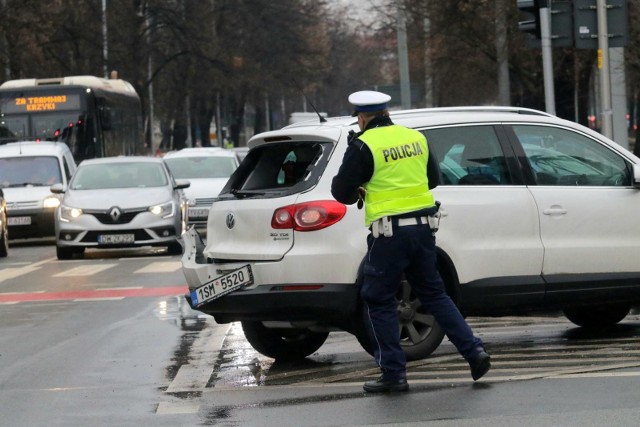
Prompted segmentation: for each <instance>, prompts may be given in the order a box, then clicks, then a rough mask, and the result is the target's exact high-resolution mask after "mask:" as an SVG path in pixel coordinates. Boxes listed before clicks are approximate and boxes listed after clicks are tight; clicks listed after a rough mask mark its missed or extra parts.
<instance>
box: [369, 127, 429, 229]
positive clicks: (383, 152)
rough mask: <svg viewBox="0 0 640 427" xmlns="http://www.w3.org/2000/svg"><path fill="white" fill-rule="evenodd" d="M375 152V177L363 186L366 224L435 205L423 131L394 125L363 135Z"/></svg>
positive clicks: (374, 129) (372, 130)
mask: <svg viewBox="0 0 640 427" xmlns="http://www.w3.org/2000/svg"><path fill="white" fill-rule="evenodd" d="M359 139H360V140H361V141H363V142H364V143H365V144H367V146H368V147H369V149H370V150H371V153H373V176H372V177H371V180H370V181H369V182H368V183H366V184H365V185H364V188H365V189H366V190H367V193H366V195H365V199H364V201H365V225H366V226H367V227H368V226H369V225H370V224H371V223H372V222H373V221H375V220H377V219H380V218H382V217H384V216H389V215H400V214H404V213H408V212H413V211H417V210H420V209H424V208H429V207H432V206H434V205H435V200H434V198H433V194H431V191H429V179H428V178H427V160H428V158H429V149H428V148H427V140H426V139H425V137H424V135H422V134H421V133H420V132H418V131H416V130H413V129H409V128H406V127H404V126H398V125H391V126H381V127H377V128H373V129H369V130H367V131H366V132H364V133H363V134H362V135H360V137H359Z"/></svg>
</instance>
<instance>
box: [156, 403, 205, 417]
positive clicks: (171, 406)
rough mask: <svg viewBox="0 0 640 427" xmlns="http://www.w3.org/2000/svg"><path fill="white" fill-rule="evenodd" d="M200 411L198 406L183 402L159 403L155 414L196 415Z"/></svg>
mask: <svg viewBox="0 0 640 427" xmlns="http://www.w3.org/2000/svg"><path fill="white" fill-rule="evenodd" d="M199 410H200V405H199V404H197V403H196V404H191V403H183V402H160V403H159V404H158V409H156V414H158V415H177V414H197V413H198V411H199Z"/></svg>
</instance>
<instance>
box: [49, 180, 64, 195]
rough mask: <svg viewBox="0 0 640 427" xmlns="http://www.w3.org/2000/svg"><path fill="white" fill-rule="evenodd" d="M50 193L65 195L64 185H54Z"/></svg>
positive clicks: (50, 188)
mask: <svg viewBox="0 0 640 427" xmlns="http://www.w3.org/2000/svg"><path fill="white" fill-rule="evenodd" d="M49 191H51V192H52V193H53V194H63V193H64V192H65V188H64V184H62V183H60V182H59V183H57V184H53V185H52V186H51V187H49Z"/></svg>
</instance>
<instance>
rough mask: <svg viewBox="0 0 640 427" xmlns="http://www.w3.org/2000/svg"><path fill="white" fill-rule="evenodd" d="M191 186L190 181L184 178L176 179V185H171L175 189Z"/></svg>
mask: <svg viewBox="0 0 640 427" xmlns="http://www.w3.org/2000/svg"><path fill="white" fill-rule="evenodd" d="M190 186H191V182H190V181H187V180H186V179H176V185H175V186H174V187H173V188H175V189H176V190H179V189H182V188H189V187H190Z"/></svg>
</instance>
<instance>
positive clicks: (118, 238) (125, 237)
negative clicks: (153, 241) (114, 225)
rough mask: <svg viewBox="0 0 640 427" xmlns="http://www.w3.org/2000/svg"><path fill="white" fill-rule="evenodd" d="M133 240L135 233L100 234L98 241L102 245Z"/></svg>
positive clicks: (131, 241)
mask: <svg viewBox="0 0 640 427" xmlns="http://www.w3.org/2000/svg"><path fill="white" fill-rule="evenodd" d="M133 242H135V237H134V236H133V234H100V235H99V236H98V243H100V244H102V245H118V244H122V243H133Z"/></svg>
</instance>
